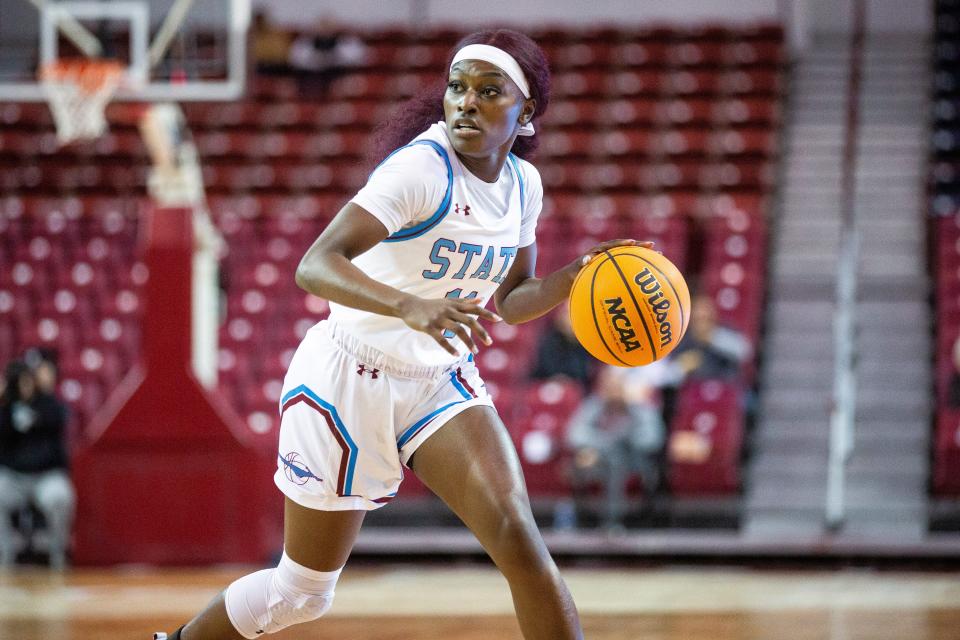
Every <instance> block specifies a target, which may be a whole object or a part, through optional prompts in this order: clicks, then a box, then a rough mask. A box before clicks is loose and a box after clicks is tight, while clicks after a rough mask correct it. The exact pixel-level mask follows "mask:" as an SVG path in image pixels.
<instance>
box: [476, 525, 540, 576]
mask: <svg viewBox="0 0 960 640" xmlns="http://www.w3.org/2000/svg"><path fill="white" fill-rule="evenodd" d="M491 551H492V553H493V555H494V560H495V561H496V562H497V565H498V566H499V567H500V570H501V571H502V572H503V573H504V575H506V576H507V578H510V577H511V575H522V574H530V573H540V572H542V571H544V570H545V569H548V568H549V565H550V564H552V561H551V560H550V555H549V553H548V552H547V550H546V547H545V546H544V544H543V540H542V539H541V537H540V533H539V531H538V530H537V526H536V523H535V522H534V521H533V517H532V515H530V514H529V511H528V510H526V509H506V510H504V512H503V513H502V514H501V518H500V524H499V527H498V532H497V538H496V541H495V542H494V545H493V549H492V550H491Z"/></svg>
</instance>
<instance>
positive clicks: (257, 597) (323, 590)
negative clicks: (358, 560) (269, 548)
mask: <svg viewBox="0 0 960 640" xmlns="http://www.w3.org/2000/svg"><path fill="white" fill-rule="evenodd" d="M365 514H366V511H317V510H315V509H307V508H306V507H302V506H300V505H298V504H297V503H295V502H293V501H292V500H290V499H289V498H286V499H285V505H284V533H283V538H284V552H285V557H284V558H283V560H281V563H280V566H279V567H277V568H274V569H265V570H263V571H258V572H256V573H253V574H250V575H247V576H244V577H243V578H240V579H239V580H237V581H236V582H234V583H233V584H231V585H230V586H229V587H227V589H226V590H225V591H224V592H222V593H220V594H219V595H217V597H216V598H214V599H213V601H212V602H211V603H210V604H209V605H208V606H207V608H206V609H205V610H204V611H203V612H202V613H200V615H198V616H197V617H196V618H194V619H193V620H191V621H190V622H189V623H187V625H185V626H184V628H183V629H182V631H181V632H180V633H181V635H180V639H181V640H225V639H228V638H229V639H231V640H240V639H241V638H253V637H258V636H259V635H260V634H259V633H258V631H259V630H260V629H261V628H263V629H266V633H270V632H271V631H279V630H280V628H282V627H281V625H283V626H290V625H289V624H285V623H287V622H289V623H290V624H296V623H299V622H307V621H308V620H314V619H316V618H318V617H320V616H321V615H323V613H325V612H326V611H327V609H329V607H330V604H331V603H332V600H333V589H334V585H335V584H336V581H337V578H338V577H339V574H340V570H341V569H342V568H343V565H344V564H346V562H347V557H348V556H349V555H350V550H351V549H352V548H353V543H354V542H355V541H356V539H357V533H358V532H359V531H360V525H361V524H362V523H363V517H364V515H365ZM228 608H229V609H230V613H229V614H228V612H227V609H228ZM231 618H233V621H231ZM234 623H237V626H235V625H234ZM238 627H239V628H240V629H241V630H242V631H243V632H244V633H241V632H240V631H238ZM171 640H175V639H171Z"/></svg>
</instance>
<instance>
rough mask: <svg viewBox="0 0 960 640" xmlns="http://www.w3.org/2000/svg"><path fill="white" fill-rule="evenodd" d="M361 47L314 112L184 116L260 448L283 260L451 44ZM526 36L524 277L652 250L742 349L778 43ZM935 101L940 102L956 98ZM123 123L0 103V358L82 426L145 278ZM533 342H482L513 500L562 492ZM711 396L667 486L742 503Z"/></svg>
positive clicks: (123, 349)
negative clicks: (54, 388)
mask: <svg viewBox="0 0 960 640" xmlns="http://www.w3.org/2000/svg"><path fill="white" fill-rule="evenodd" d="M361 35H362V37H363V38H364V39H365V41H366V42H367V44H368V46H369V48H370V56H369V57H368V59H367V61H366V64H365V65H364V66H363V67H361V68H357V69H355V70H353V71H351V72H350V73H349V74H346V75H344V76H341V77H339V78H337V79H336V80H335V81H334V82H333V84H332V86H331V87H330V92H329V95H328V96H327V98H326V99H319V100H311V101H306V100H303V99H301V98H300V97H299V96H298V90H297V83H296V81H295V79H294V78H293V77H287V76H282V75H281V76H269V77H267V76H259V77H258V76H254V77H252V78H251V80H250V88H249V92H248V96H247V98H245V99H244V100H241V101H238V102H235V103H229V104H204V103H197V104H187V105H185V106H184V110H185V113H186V115H187V118H188V120H189V123H190V127H191V129H192V131H193V134H194V138H195V141H196V143H197V146H198V149H199V151H200V154H201V157H202V161H203V165H204V168H203V171H204V179H205V185H206V189H207V194H208V203H209V208H210V210H211V213H212V215H213V217H214V220H215V221H216V223H217V225H218V226H219V228H220V230H221V232H222V233H223V235H224V237H225V239H226V241H227V252H226V255H225V256H224V259H223V263H222V271H223V287H224V292H225V294H226V304H225V305H224V308H225V312H226V316H225V318H224V320H223V323H222V326H221V329H220V355H219V360H218V366H219V372H220V385H221V388H222V390H223V392H224V394H226V396H227V397H228V398H230V399H231V401H232V402H233V403H234V405H235V406H236V407H237V408H238V410H239V412H240V413H241V415H243V416H244V418H245V419H246V421H247V424H248V426H249V427H250V429H251V430H252V431H253V432H254V433H256V434H260V435H262V436H263V438H264V442H267V441H268V439H269V437H270V436H272V435H274V434H275V432H276V428H277V420H278V418H277V411H276V403H277V400H278V394H279V384H280V381H281V380H282V376H283V372H284V370H285V367H286V364H287V362H289V358H290V356H291V354H292V350H293V349H294V348H295V347H296V345H297V343H298V341H299V339H300V338H301V337H302V336H303V334H304V332H305V331H306V329H307V328H308V327H309V326H311V325H312V324H313V323H315V322H316V321H318V320H319V319H321V318H322V317H324V316H325V315H326V313H327V312H328V307H327V305H326V303H325V301H322V300H319V299H317V298H314V297H312V296H309V295H307V294H305V293H304V292H302V291H300V290H299V289H297V288H296V286H295V285H294V283H293V274H294V270H295V268H296V265H297V262H298V260H299V258H300V256H302V254H303V253H304V251H305V250H306V248H307V247H308V246H309V244H310V243H311V242H312V240H313V239H314V238H315V237H316V236H317V234H318V233H319V232H320V231H321V230H322V229H323V227H324V226H325V225H326V224H327V222H329V220H330V219H331V218H332V216H333V215H334V214H335V213H336V212H337V210H338V209H339V208H340V207H341V206H342V204H343V203H344V202H345V201H346V200H347V199H348V198H349V197H350V195H351V194H352V193H353V192H354V191H355V190H356V189H357V188H358V187H359V186H361V185H362V184H363V182H364V180H365V179H366V176H367V173H368V171H369V165H368V164H367V163H366V162H365V158H366V154H367V152H368V150H369V144H370V142H371V136H370V135H369V134H370V131H371V129H372V127H373V126H374V125H375V124H377V123H378V122H381V121H382V120H383V119H384V118H385V117H387V115H388V114H389V112H390V110H391V109H392V108H393V107H394V105H395V104H396V103H397V102H398V101H399V100H401V99H403V98H404V97H406V96H409V95H411V93H413V92H415V91H419V90H421V89H423V88H426V87H428V86H430V85H431V84H432V83H434V82H435V81H436V79H437V77H438V76H437V69H438V66H440V65H442V63H443V60H444V59H445V56H446V52H447V51H448V49H449V47H450V45H452V43H453V42H455V40H456V38H457V37H458V35H459V34H457V33H453V32H450V31H444V30H436V31H425V32H416V33H404V32H397V31H377V32H366V33H363V34H361ZM534 36H535V37H536V38H537V39H538V41H539V42H541V43H542V44H543V46H544V48H545V50H546V51H547V53H548V55H549V57H550V58H551V64H552V68H553V72H554V78H553V95H552V103H551V106H550V110H549V112H548V113H547V115H546V117H545V118H544V119H543V121H542V122H541V123H539V130H540V132H541V147H540V152H539V155H538V158H537V161H536V164H537V165H538V167H539V168H540V171H541V173H542V175H543V179H544V185H545V200H544V211H543V214H542V217H541V221H540V226H539V229H538V237H539V246H540V258H539V264H540V267H539V268H540V270H541V271H546V270H550V269H554V268H557V267H560V266H562V265H564V264H566V263H567V262H569V261H570V260H572V259H573V258H575V257H576V255H577V254H578V253H579V252H582V251H584V250H585V249H587V248H589V247H590V246H592V244H594V243H595V242H597V241H600V240H603V239H608V238H613V237H636V238H641V239H652V240H655V241H656V242H657V246H658V249H659V250H661V251H663V252H664V254H665V255H666V256H667V257H669V258H670V259H671V260H673V261H674V262H675V263H676V264H677V265H678V266H679V267H680V268H681V270H683V271H684V273H686V274H687V275H688V278H689V279H690V280H691V281H695V280H699V281H700V282H701V286H702V287H703V289H704V291H705V292H706V293H707V294H708V295H710V296H712V297H713V298H714V299H715V301H716V303H717V307H718V310H719V313H720V317H721V319H722V320H723V321H724V322H726V323H728V324H730V325H731V326H733V327H735V328H737V329H739V330H741V331H743V332H744V333H745V334H746V335H747V336H748V337H749V338H750V339H751V340H752V341H754V344H756V343H757V341H758V340H759V336H760V330H761V325H760V320H761V317H762V305H763V291H764V286H765V282H764V278H765V275H764V274H765V259H766V218H767V215H768V208H769V195H770V192H771V190H772V188H773V183H774V176H775V175H776V171H775V168H776V162H777V156H778V135H779V125H780V111H781V90H782V86H783V78H782V69H783V62H784V53H783V51H784V50H783V42H782V33H781V31H780V29H779V28H778V27H768V26H759V27H749V26H747V27H736V28H726V27H720V26H706V27H703V28H698V29H671V28H665V27H657V28H642V29H628V28H623V29H581V30H559V29H548V30H543V31H542V32H539V33H536V34H534ZM951 95H953V94H951ZM946 99H949V100H952V101H953V102H951V103H950V104H953V105H956V99H955V95H954V97H952V98H949V97H947V98H945V100H946ZM941 108H942V109H943V110H947V107H944V106H942V105H941ZM140 111H141V107H139V106H138V105H130V104H123V103H118V104H112V105H110V106H109V107H108V110H107V116H108V120H109V121H110V125H111V130H110V132H109V133H108V134H106V135H105V136H103V137H102V138H100V139H99V140H97V141H94V142H91V143H85V144H78V145H73V146H71V147H68V148H66V149H59V148H57V145H56V140H55V136H54V133H53V125H52V120H51V118H50V115H49V112H48V110H47V107H46V106H45V105H39V104H5V105H0V359H3V360H4V361H5V360H8V359H10V358H12V357H14V356H16V355H17V354H19V353H20V352H22V350H23V349H24V348H25V347H27V346H30V345H33V344H41V345H46V346H51V347H54V348H56V349H58V350H59V352H60V354H61V364H62V373H63V380H62V384H61V391H62V393H63V395H64V396H65V397H66V399H67V400H68V401H69V402H70V403H71V405H72V406H73V407H74V409H75V414H76V416H77V418H78V422H79V423H80V425H81V428H80V429H79V431H80V432H81V433H82V425H83V424H85V422H86V421H87V420H88V419H89V417H90V415H91V414H92V413H93V412H95V411H96V410H97V408H98V407H99V406H100V404H101V403H102V402H103V399H104V398H105V397H106V396H107V395H108V394H109V393H110V391H111V389H112V388H113V386H114V385H116V383H117V381H118V379H119V378H120V377H121V376H123V375H124V373H125V372H126V371H128V370H129V368H130V367H131V366H132V364H133V362H135V361H136V359H137V353H138V339H139V337H138V332H139V329H138V324H139V318H140V317H141V315H142V314H143V313H144V309H143V304H142V301H141V298H140V290H141V287H142V285H143V282H144V279H145V278H146V274H145V273H144V271H145V270H144V268H143V266H142V265H140V264H139V263H138V262H137V234H138V218H137V213H138V211H139V209H140V207H141V206H142V204H143V203H144V199H145V183H146V175H147V169H148V159H147V156H146V152H145V148H144V146H143V144H142V142H141V141H140V137H139V133H138V132H137V130H136V127H137V118H138V115H139V113H140ZM571 238H573V239H574V241H571ZM541 328H542V323H534V324H531V325H525V326H521V327H510V326H506V325H504V326H497V327H495V328H494V329H493V332H494V338H495V340H496V344H495V346H494V347H492V348H489V349H484V350H483V351H482V352H481V354H480V355H479V356H478V361H479V365H480V368H481V370H482V372H483V374H484V376H485V379H486V380H487V382H488V388H489V389H490V391H491V393H492V394H493V395H494V397H495V398H496V402H497V405H498V407H499V408H500V410H501V413H502V414H503V415H504V418H505V420H506V421H507V423H508V424H509V425H510V426H511V428H512V429H513V433H514V437H515V440H516V442H517V445H518V448H519V450H520V452H521V457H522V458H523V460H524V465H525V467H526V470H527V473H528V482H529V483H530V486H531V491H533V492H547V493H550V492H554V491H557V490H562V488H563V487H565V486H566V484H565V481H564V480H563V477H562V473H561V470H560V466H559V465H560V463H559V462H558V461H559V460H560V458H559V457H558V456H559V449H557V448H556V447H557V446H558V444H557V443H559V442H561V440H562V438H561V436H562V428H563V419H564V417H565V416H566V415H568V414H569V410H570V406H571V405H570V404H569V403H568V402H567V399H569V398H578V397H579V396H577V395H575V394H572V392H569V390H568V391H567V392H569V393H570V394H571V395H563V394H561V396H563V398H565V399H564V401H563V402H561V403H559V404H558V405H552V404H550V403H549V402H546V401H544V402H541V399H542V397H543V394H544V393H546V394H548V395H549V393H551V392H550V391H549V390H550V389H554V387H549V386H543V385H541V384H533V385H530V384H528V383H527V382H526V374H527V370H528V368H529V364H530V361H531V359H532V357H533V353H534V348H535V344H536V340H537V336H538V335H539V331H540V330H541ZM262 354H268V356H267V357H266V358H265V357H263V355H262ZM748 368H750V367H748ZM751 371H752V368H751ZM749 375H752V374H749V373H748V377H749ZM747 383H748V384H749V378H748V380H747ZM710 388H711V389H712V388H713V387H710ZM567 392H565V393H567ZM726 393H727V391H726V390H722V392H721V393H720V395H719V397H718V398H719V399H718V398H715V397H713V395H711V394H710V393H707V392H706V391H705V390H704V388H702V387H700V386H695V387H691V388H689V389H685V390H684V391H683V392H682V395H683V398H685V399H689V400H690V406H689V407H687V406H686V405H684V410H683V411H681V412H680V415H678V417H677V420H676V421H675V424H674V425H673V426H672V429H673V430H674V431H688V430H690V429H699V427H697V426H696V425H700V426H702V424H701V423H703V422H704V420H706V419H705V418H702V417H698V416H699V415H701V414H700V413H698V412H699V411H700V409H703V410H704V411H710V412H712V413H711V414H710V415H713V416H714V418H715V421H716V427H715V431H714V433H715V434H717V435H716V438H717V440H715V441H714V444H713V446H714V449H713V451H714V453H712V454H711V456H710V457H709V459H708V460H707V461H706V462H704V463H703V464H704V466H703V467H702V468H700V469H697V468H694V466H695V465H694V463H692V462H688V463H686V464H687V466H684V467H677V470H678V471H677V472H676V473H674V474H673V475H672V476H671V478H673V480H672V484H673V486H674V487H675V489H676V490H677V491H679V492H695V491H703V492H707V493H731V492H736V491H737V489H738V483H737V481H736V477H737V473H738V468H737V461H738V455H737V453H738V450H739V446H740V442H741V440H742V436H741V432H742V428H743V424H742V422H743V414H742V411H737V410H735V408H733V407H732V406H730V404H729V402H727V401H726V400H724V399H726V398H727V397H728V396H727V395H725V394H726ZM705 394H706V395H705ZM724 402H726V404H724ZM718 403H719V404H718ZM704 407H706V408H704ZM689 412H693V413H689ZM544 443H546V449H544ZM265 446H266V445H265ZM538 447H539V448H538ZM544 451H547V452H548V453H547V455H546V457H544V456H542V455H540V454H543V452H544ZM530 452H533V454H530ZM528 454H530V455H528ZM531 455H532V456H533V457H531ZM538 456H539V457H538ZM691 465H694V466H691ZM681 471H682V473H681ZM681 476H682V477H689V478H692V479H691V480H689V481H684V480H682V479H681Z"/></svg>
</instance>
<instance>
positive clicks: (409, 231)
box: [374, 140, 453, 242]
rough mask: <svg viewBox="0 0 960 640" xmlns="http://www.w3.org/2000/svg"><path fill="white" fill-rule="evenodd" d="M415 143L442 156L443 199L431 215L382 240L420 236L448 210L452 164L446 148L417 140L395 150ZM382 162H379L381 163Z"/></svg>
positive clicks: (438, 221)
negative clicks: (444, 181)
mask: <svg viewBox="0 0 960 640" xmlns="http://www.w3.org/2000/svg"><path fill="white" fill-rule="evenodd" d="M415 144H426V145H430V146H431V147H433V150H434V151H436V152H437V154H438V155H439V156H440V157H441V158H443V163H444V164H445V165H447V192H446V193H445V194H444V196H443V200H442V201H441V202H440V207H439V208H437V210H436V211H435V212H434V214H433V215H431V216H430V217H429V218H427V219H426V220H424V221H423V222H420V223H419V224H416V225H414V226H412V227H407V228H406V229H400V230H399V231H397V232H396V233H394V234H392V235H391V236H390V237H388V238H387V239H385V240H384V242H400V241H402V240H410V239H412V238H416V237H418V236H422V235H423V234H425V233H426V232H427V231H430V229H432V228H434V227H435V226H437V225H438V224H440V221H441V220H443V219H444V218H445V217H446V216H447V213H448V212H449V211H450V201H451V200H453V166H452V165H451V164H450V157H449V156H448V155H447V150H446V149H444V148H443V146H442V145H441V144H440V143H438V142H434V141H433V140H417V141H415V142H411V143H410V144H408V145H407V146H406V147H400V149H397V151H400V150H402V149H406V148H407V147H412V146H413V145H415ZM397 151H394V152H393V153H391V154H390V155H389V156H387V157H386V158H385V159H384V160H383V162H386V161H387V160H388V159H390V157H391V156H392V155H393V154H394V153H397ZM383 162H381V163H380V164H383ZM379 166H380V165H379V164H378V165H377V167H379ZM374 171H376V169H374Z"/></svg>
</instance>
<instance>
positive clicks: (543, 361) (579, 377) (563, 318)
mask: <svg viewBox="0 0 960 640" xmlns="http://www.w3.org/2000/svg"><path fill="white" fill-rule="evenodd" d="M594 362H595V360H594V359H593V358H592V357H591V356H590V354H589V353H587V350H586V349H584V348H583V346H582V345H581V344H580V343H579V342H578V341H577V337H576V336H575V335H573V326H572V325H571V324H570V311H569V302H564V303H563V304H562V305H560V306H559V307H558V308H557V310H556V311H554V312H553V317H552V318H551V321H550V326H549V327H547V330H546V331H544V332H543V334H542V335H541V336H540V341H539V342H538V343H537V359H536V361H535V362H534V364H533V370H532V371H531V372H530V377H531V378H532V379H534V380H549V379H551V378H555V377H560V378H566V379H568V380H573V381H575V382H579V383H580V386H582V387H583V390H584V391H585V392H586V391H589V390H590V386H591V384H592V382H593V376H594Z"/></svg>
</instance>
